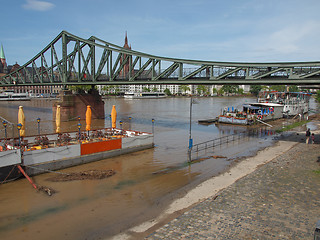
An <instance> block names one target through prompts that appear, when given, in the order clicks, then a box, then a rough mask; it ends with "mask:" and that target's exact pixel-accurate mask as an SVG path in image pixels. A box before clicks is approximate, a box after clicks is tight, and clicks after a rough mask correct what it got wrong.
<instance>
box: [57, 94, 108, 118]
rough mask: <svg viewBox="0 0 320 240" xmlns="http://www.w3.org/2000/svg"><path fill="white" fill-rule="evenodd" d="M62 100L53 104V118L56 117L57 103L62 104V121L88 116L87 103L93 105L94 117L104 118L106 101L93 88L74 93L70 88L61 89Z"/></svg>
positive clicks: (60, 96)
mask: <svg viewBox="0 0 320 240" xmlns="http://www.w3.org/2000/svg"><path fill="white" fill-rule="evenodd" d="M59 98H60V100H59V101H57V102H55V103H54V104H53V106H52V112H53V119H55V118H56V110H57V105H60V113H61V121H62V122H64V121H70V120H75V119H76V118H77V117H80V118H81V119H85V118H86V111H87V105H90V106H91V111H92V118H93V119H103V118H104V117H105V115H104V102H103V100H102V98H101V96H100V95H99V93H98V91H96V90H95V89H92V90H90V91H89V93H77V94H73V93H72V91H70V90H61V92H60V94H59Z"/></svg>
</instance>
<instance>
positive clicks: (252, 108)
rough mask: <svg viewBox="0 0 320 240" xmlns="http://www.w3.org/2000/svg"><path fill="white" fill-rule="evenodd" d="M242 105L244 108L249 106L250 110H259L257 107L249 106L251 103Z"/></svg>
mask: <svg viewBox="0 0 320 240" xmlns="http://www.w3.org/2000/svg"><path fill="white" fill-rule="evenodd" d="M243 107H244V108H249V109H251V110H259V109H260V108H259V107H255V106H251V105H248V104H245V105H243Z"/></svg>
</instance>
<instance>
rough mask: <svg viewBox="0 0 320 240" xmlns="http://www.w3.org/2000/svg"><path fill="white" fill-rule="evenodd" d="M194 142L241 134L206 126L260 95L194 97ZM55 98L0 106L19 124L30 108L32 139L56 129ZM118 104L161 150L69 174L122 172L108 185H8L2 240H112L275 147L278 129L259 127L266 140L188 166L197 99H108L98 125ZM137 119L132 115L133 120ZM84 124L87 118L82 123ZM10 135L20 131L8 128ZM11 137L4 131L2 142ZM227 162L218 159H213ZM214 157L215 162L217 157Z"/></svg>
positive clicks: (43, 180)
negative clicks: (38, 188)
mask: <svg viewBox="0 0 320 240" xmlns="http://www.w3.org/2000/svg"><path fill="white" fill-rule="evenodd" d="M194 100H195V101H196V103H194V104H193V105H192V121H191V122H192V124H191V129H192V138H193V141H194V144H196V143H200V142H203V141H207V140H211V139H214V138H219V137H222V136H225V135H230V134H234V133H239V132H246V131H247V127H237V126H230V125H217V126H216V125H215V124H211V125H207V126H206V125H200V124H198V120H199V119H209V118H215V117H216V116H218V115H219V113H220V112H221V109H222V108H224V107H230V108H231V107H235V108H236V107H238V108H241V106H242V104H243V103H246V102H253V101H255V99H254V98H249V97H244V98H238V97H219V98H218V97H213V98H194ZM52 103H53V100H46V99H34V100H32V101H26V102H0V116H1V117H2V118H5V119H6V120H8V121H9V122H12V123H14V124H16V123H17V113H18V107H19V105H23V106H24V113H25V116H26V126H27V127H26V134H27V135H36V134H37V131H38V130H37V121H36V119H37V118H38V117H39V118H40V119H41V122H40V131H41V134H48V133H52V132H54V129H55V122H54V119H53V116H52ZM112 105H116V109H117V113H118V121H119V120H121V121H123V122H124V124H123V128H124V129H133V130H138V131H147V132H152V131H153V126H152V119H155V123H154V134H155V137H154V143H155V148H153V149H148V150H144V151H139V152H136V153H132V154H127V155H123V156H119V157H114V158H110V159H104V160H101V161H98V162H94V163H89V164H84V165H81V166H77V167H73V168H68V169H64V170H61V172H68V173H70V172H79V171H84V170H93V169H114V170H115V171H116V174H115V175H114V176H112V177H110V178H107V179H102V180H83V181H70V182H51V181H50V180H48V178H50V177H52V176H55V174H57V173H48V174H42V175H39V176H36V177H33V180H34V181H35V182H36V183H37V184H39V185H43V186H48V187H50V188H53V189H54V190H55V191H56V193H55V194H54V195H53V196H51V197H49V196H47V195H45V194H44V193H41V192H37V191H35V190H34V189H33V188H32V186H31V185H30V184H29V183H28V181H27V180H26V179H20V180H17V181H14V182H10V183H6V184H2V185H0V212H1V214H0V236H1V239H99V238H108V237H110V236H112V235H114V234H117V233H119V232H121V231H124V230H125V229H128V228H129V227H132V226H135V225H136V224H138V223H141V222H143V221H146V220H148V219H150V218H152V217H155V216H157V215H158V214H160V213H161V210H163V209H164V208H165V207H166V206H167V205H168V204H169V203H170V202H171V201H173V200H174V199H175V198H177V197H179V196H182V195H183V194H185V193H186V191H187V190H188V189H190V188H191V187H193V186H195V185H197V184H199V183H200V182H202V181H204V180H206V179H208V178H210V177H212V176H214V175H217V174H218V173H220V172H222V171H224V170H225V169H226V168H227V167H228V166H230V164H232V162H233V161H234V160H235V159H236V158H239V157H242V156H248V155H253V154H254V153H255V152H256V151H257V150H258V149H260V148H263V147H266V146H269V145H271V144H272V142H273V141H272V138H273V135H272V132H269V131H265V129H263V128H262V129H258V130H257V132H258V133H259V134H258V136H254V137H251V138H245V139H241V141H239V142H231V143H229V144H225V145H224V146H221V147H217V148H215V149H209V150H207V151H206V152H201V153H200V154H199V155H195V154H194V155H193V156H192V157H193V158H201V157H206V158H208V159H207V160H204V161H200V162H198V163H194V164H187V160H188V156H187V147H188V138H189V126H190V125H189V122H190V118H189V116H190V98H164V99H131V100H128V99H123V98H108V99H105V112H106V116H107V117H106V119H103V120H101V119H100V120H93V123H92V124H93V128H102V127H109V126H110V118H109V117H108V115H109V113H110V112H111V108H112ZM129 116H130V117H132V119H131V121H130V120H129ZM77 123H78V122H77V121H69V122H64V123H62V126H61V128H62V131H72V130H77ZM81 123H82V126H84V125H85V121H84V120H81ZM7 132H8V136H10V137H11V136H12V135H16V134H17V130H15V129H14V130H12V128H11V127H10V126H8V129H7ZM3 136H4V130H3V128H1V132H0V138H1V137H3ZM216 155H219V156H223V157H225V158H213V157H212V156H216ZM210 157H211V158H210Z"/></svg>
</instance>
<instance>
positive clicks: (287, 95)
mask: <svg viewBox="0 0 320 240" xmlns="http://www.w3.org/2000/svg"><path fill="white" fill-rule="evenodd" d="M310 97H311V94H310V93H305V92H272V91H271V92H261V93H260V94H259V98H258V102H259V103H278V104H283V115H284V116H296V115H298V114H304V113H307V112H308V111H309V100H310Z"/></svg>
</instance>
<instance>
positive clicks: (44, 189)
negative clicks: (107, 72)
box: [37, 185, 56, 196]
mask: <svg viewBox="0 0 320 240" xmlns="http://www.w3.org/2000/svg"><path fill="white" fill-rule="evenodd" d="M37 190H38V191H41V192H45V193H47V194H48V195H49V196H52V194H54V193H56V191H55V190H54V189H52V188H49V187H45V186H39V185H38V186H37Z"/></svg>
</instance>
